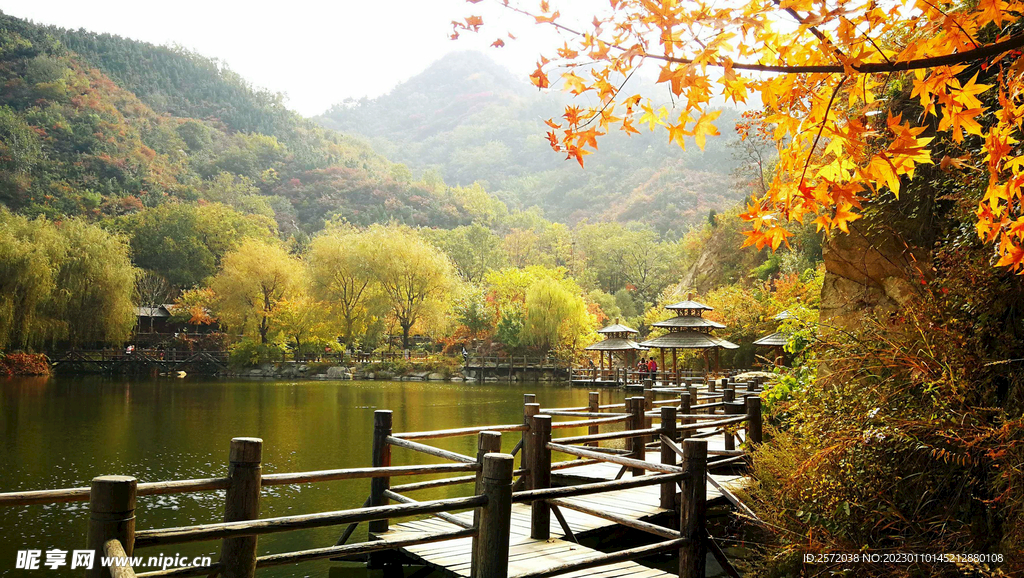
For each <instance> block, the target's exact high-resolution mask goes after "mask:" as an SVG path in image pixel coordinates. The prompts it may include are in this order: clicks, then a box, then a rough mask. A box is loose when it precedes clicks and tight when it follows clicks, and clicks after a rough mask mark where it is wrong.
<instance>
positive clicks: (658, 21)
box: [453, 0, 1024, 272]
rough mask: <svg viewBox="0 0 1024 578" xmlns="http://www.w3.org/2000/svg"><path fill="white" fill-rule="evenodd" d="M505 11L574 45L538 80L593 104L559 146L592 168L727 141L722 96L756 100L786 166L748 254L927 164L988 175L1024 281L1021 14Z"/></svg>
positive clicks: (758, 201) (987, 203)
mask: <svg viewBox="0 0 1024 578" xmlns="http://www.w3.org/2000/svg"><path fill="white" fill-rule="evenodd" d="M494 4H496V5H498V6H499V7H500V8H501V9H505V10H510V11H513V12H516V13H519V14H522V15H523V16H525V17H526V18H527V19H528V20H530V21H533V22H536V23H538V24H542V25H544V26H551V27H553V28H554V29H555V30H557V32H558V33H559V34H560V35H561V37H562V39H561V40H562V41H561V42H560V43H559V44H560V46H552V47H551V50H550V52H549V54H547V55H546V56H542V57H541V58H540V60H539V61H538V62H537V67H536V70H535V71H534V72H533V73H532V74H531V75H530V78H531V80H532V81H533V83H534V84H535V85H536V86H538V87H540V88H547V87H549V86H551V85H552V79H551V77H550V74H551V73H553V72H556V71H557V72H558V73H559V74H560V80H561V84H562V86H563V88H564V89H565V90H567V91H568V92H570V93H572V94H573V95H574V96H577V97H582V98H581V99H579V100H580V101H582V102H584V103H585V104H578V103H577V102H573V103H571V104H569V105H567V106H566V107H565V110H564V113H563V114H562V116H561V118H560V119H558V120H557V121H556V120H555V119H550V120H548V125H549V126H550V129H551V130H550V132H548V139H549V142H550V145H551V147H552V149H554V150H555V151H557V152H560V153H563V154H565V155H566V157H567V158H568V159H574V160H576V161H578V162H579V163H580V164H581V165H582V164H583V162H584V157H585V156H586V155H588V154H591V153H593V152H594V151H596V150H597V146H598V142H599V140H600V138H601V137H602V136H604V135H606V134H607V133H608V132H609V131H610V130H621V131H624V132H626V133H636V132H638V131H639V129H640V128H645V129H647V130H656V129H657V130H663V131H665V133H666V135H667V137H668V139H669V141H670V142H676V143H678V144H679V145H680V146H681V147H685V145H686V140H687V139H692V142H694V143H696V144H697V146H699V147H701V148H703V147H704V144H705V141H706V139H707V137H708V136H713V135H717V134H718V132H719V131H718V129H717V128H716V127H715V125H714V121H715V119H716V118H717V117H718V116H719V115H720V114H721V111H720V110H714V109H713V107H712V98H713V97H715V96H718V95H720V96H721V97H722V98H723V99H724V100H725V102H726V103H731V104H735V105H741V106H749V105H750V104H751V100H752V99H754V98H757V99H758V104H759V105H760V106H762V107H763V113H761V114H760V118H759V119H758V120H759V121H760V122H762V123H764V124H765V125H767V126H768V127H770V130H771V137H772V139H773V140H774V141H775V142H776V143H777V148H778V162H777V165H776V170H775V173H774V175H773V176H772V179H771V181H770V182H769V183H767V191H766V193H765V194H763V195H761V196H759V197H757V198H755V199H754V200H753V201H752V202H751V203H750V204H749V205H748V207H747V211H746V212H745V213H744V218H745V219H746V220H747V221H748V222H749V224H750V229H749V230H748V231H747V232H746V235H747V240H746V242H745V245H753V246H756V247H758V248H761V247H765V246H770V247H771V248H772V249H776V248H778V247H779V246H780V245H782V244H784V243H786V242H787V238H788V237H789V236H790V234H791V233H790V231H789V229H788V226H789V224H790V223H803V222H808V221H813V222H814V223H816V224H817V226H818V228H819V229H820V230H824V231H832V230H833V229H838V230H840V231H843V232H846V231H848V229H849V223H851V222H852V221H854V220H856V219H858V218H859V217H860V210H861V208H862V206H863V205H864V203H865V202H866V201H868V200H870V199H873V198H877V197H878V196H879V195H880V194H882V193H883V192H888V193H891V194H893V195H895V196H898V195H899V194H900V192H901V187H902V186H903V183H904V181H905V180H906V179H908V178H910V177H912V176H913V175H914V173H915V170H916V169H917V168H918V167H919V166H921V165H927V164H931V163H937V162H942V164H943V167H944V168H948V169H949V170H953V171H963V172H964V173H965V174H969V173H971V172H972V171H983V172H984V173H985V174H987V177H988V178H987V180H988V184H987V187H986V189H985V192H984V194H983V197H982V198H981V199H979V200H976V201H975V203H976V205H975V206H976V210H975V214H976V215H975V216H976V223H977V227H976V228H977V233H978V235H979V236H980V237H981V238H982V239H984V240H985V241H987V242H989V243H990V244H991V245H992V247H993V250H994V252H995V255H996V257H997V259H996V265H998V266H1005V267H1009V268H1010V269H1012V270H1014V271H1017V272H1021V271H1024V226H1021V224H1022V223H1024V192H1022V191H1024V189H1022V187H1021V184H1022V182H1024V150H1022V148H1021V146H1020V143H1021V141H1022V140H1024V138H1022V134H1021V130H1022V128H1021V127H1022V124H1024V74H1021V60H1020V58H1019V57H1020V49H1021V48H1022V47H1024V32H1022V31H1021V26H1020V22H1019V20H1020V18H1021V14H1022V10H1021V8H1022V6H1021V3H1020V2H1014V1H1010V2H1004V1H1001V0H986V1H982V2H977V3H966V4H932V3H928V2H923V3H921V2H912V1H910V0H897V1H895V2H891V3H888V4H878V3H873V2H869V3H863V4H859V5H845V4H844V5H843V6H842V7H841V8H834V7H832V6H830V5H827V4H825V3H819V2H813V1H810V0H807V1H796V2H776V3H764V2H747V3H743V2H737V3H734V4H730V5H715V6H708V5H707V4H704V3H701V2H659V3H651V2H646V1H642V0H612V2H611V6H610V9H603V10H601V11H600V12H596V13H594V12H590V13H583V14H576V15H574V17H573V18H569V17H568V16H563V15H562V14H561V13H560V12H559V11H558V10H556V9H554V8H552V7H551V6H550V4H549V2H548V1H547V0H545V1H543V2H541V3H540V8H539V9H538V10H534V9H532V8H526V7H524V6H525V5H523V4H520V3H517V2H504V1H503V2H494ZM484 24H485V23H484V21H483V19H482V18H481V17H480V16H477V15H474V16H470V17H468V18H465V19H463V20H456V21H454V22H453V29H454V30H453V37H458V35H459V34H460V33H461V32H463V31H467V30H468V31H479V30H480V29H481V27H483V26H484ZM504 33H505V30H502V31H501V34H504ZM502 44H504V40H502V41H501V42H500V43H498V42H496V45H499V46H500V45H502ZM650 66H654V67H657V68H658V72H659V76H658V79H657V82H658V84H659V85H661V86H664V87H665V88H666V89H667V90H668V91H669V92H670V94H671V97H672V102H673V104H674V106H672V107H671V108H670V107H667V106H664V105H659V104H658V103H657V102H655V101H654V100H652V98H651V96H652V95H651V94H647V95H645V94H643V93H637V92H635V91H633V90H632V86H633V85H632V84H631V83H630V80H631V78H632V77H633V76H634V74H635V73H636V71H637V70H638V69H640V68H646V67H650ZM981 75H983V76H985V77H986V78H985V79H980V78H979V76H981ZM556 80H559V79H558V78H556ZM896 85H904V86H908V87H912V89H911V98H915V99H918V100H919V102H920V105H921V107H922V110H923V112H922V114H921V115H920V117H918V118H910V117H904V116H903V115H902V114H900V113H899V112H898V111H895V110H893V99H892V98H891V95H890V94H889V93H887V90H888V88H889V87H891V86H896ZM584 99H586V100H584ZM741 129H744V127H741ZM744 130H745V129H744ZM935 134H942V135H943V136H944V137H945V138H949V139H951V140H952V141H954V142H957V143H962V142H966V141H971V140H973V141H975V142H978V143H979V144H980V145H981V146H980V152H978V153H971V152H967V153H966V154H964V155H963V156H959V157H952V156H950V157H949V158H948V159H947V158H944V159H941V160H940V159H933V158H932V155H931V152H932V150H931V142H932V141H933V139H934V138H935V137H934V135H935Z"/></svg>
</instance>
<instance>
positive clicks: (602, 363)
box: [598, 351, 604, 380]
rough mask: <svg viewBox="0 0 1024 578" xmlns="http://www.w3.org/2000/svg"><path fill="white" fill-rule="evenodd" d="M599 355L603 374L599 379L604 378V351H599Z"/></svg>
mask: <svg viewBox="0 0 1024 578" xmlns="http://www.w3.org/2000/svg"><path fill="white" fill-rule="evenodd" d="M598 355H600V356H601V376H600V377H599V378H598V379H601V380H604V352H603V351H599V352H598Z"/></svg>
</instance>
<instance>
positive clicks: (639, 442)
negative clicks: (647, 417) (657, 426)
mask: <svg viewBox="0 0 1024 578" xmlns="http://www.w3.org/2000/svg"><path fill="white" fill-rule="evenodd" d="M626 411H627V412H628V413H629V415H630V419H629V421H627V422H626V428H627V429H630V430H638V429H643V427H644V398H642V397H631V398H628V399H627V400H626ZM626 439H628V440H629V449H630V457H631V458H633V459H636V460H642V459H644V457H645V456H644V440H645V436H633V437H630V438H626ZM631 473H632V474H633V475H634V476H642V475H644V470H643V468H632V469H631Z"/></svg>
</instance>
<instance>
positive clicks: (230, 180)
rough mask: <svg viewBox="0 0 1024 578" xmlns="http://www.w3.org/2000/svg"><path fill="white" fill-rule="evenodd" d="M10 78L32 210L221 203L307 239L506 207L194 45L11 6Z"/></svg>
mask: <svg viewBox="0 0 1024 578" xmlns="http://www.w3.org/2000/svg"><path fill="white" fill-rule="evenodd" d="M0 83H2V84H3V87H4V89H3V91H2V93H0V137H2V138H0V175H2V177H0V178H2V182H0V202H2V203H3V204H4V205H6V206H8V207H10V208H12V209H14V210H17V211H19V212H22V213H25V214H28V215H39V214H42V215H48V216H50V217H61V216H71V215H87V216H91V217H94V218H99V217H104V216H116V215H120V214H126V213H131V212H134V211H137V210H139V209H141V208H143V207H154V206H157V205H160V204H162V203H165V202H167V201H174V200H178V201H186V202H194V201H202V202H220V203H224V204H226V205H229V206H231V207H233V208H234V209H235V210H237V211H239V212H241V213H244V214H251V215H261V216H265V217H272V218H273V219H274V221H275V222H276V224H277V226H278V228H279V229H280V231H281V233H282V234H283V235H284V236H285V237H288V236H292V235H298V236H300V237H302V236H304V235H306V234H308V233H309V232H312V231H315V230H319V229H320V228H322V226H323V223H324V222H325V221H326V220H328V219H332V218H343V219H346V220H348V221H349V222H352V223H355V224H369V223H372V222H379V221H387V220H397V221H400V222H404V223H407V224H410V225H431V226H443V227H450V226H456V225H459V224H465V223H468V222H470V221H472V220H473V218H474V217H475V216H476V214H475V213H474V211H476V212H479V211H480V210H484V211H493V210H497V209H496V208H495V207H497V205H498V204H497V203H495V202H493V201H491V200H490V199H489V198H487V196H486V193H484V192H483V191H482V190H481V189H479V188H477V189H467V190H464V191H463V190H460V189H450V188H448V187H446V186H445V185H444V183H440V182H437V181H432V182H412V180H411V178H410V175H409V172H408V171H407V170H405V169H404V167H401V166H397V165H394V164H392V163H391V162H389V161H388V160H386V159H385V158H384V157H382V156H380V155H378V154H376V153H374V152H373V151H372V150H370V149H369V147H367V146H366V145H365V144H363V143H361V142H359V141H358V140H355V139H351V138H347V137H344V136H341V135H339V134H336V133H333V132H331V131H326V130H324V129H322V128H320V127H318V126H316V125H315V124H313V123H311V122H309V121H306V120H304V119H302V118H301V117H299V116H298V115H297V114H295V113H294V112H291V111H289V110H287V109H286V108H285V107H284V106H283V105H282V103H281V99H280V97H279V96H278V95H274V94H270V93H267V92H265V91H260V90H256V89H254V88H252V87H251V86H250V85H249V84H248V83H246V82H245V81H244V80H243V79H241V78H240V77H239V76H238V75H237V74H235V73H233V72H231V71H230V70H227V69H226V68H224V67H223V66H221V65H220V64H219V63H217V62H216V61H213V60H210V59H207V58H204V57H202V56H199V55H197V54H192V53H189V52H186V51H182V50H178V49H171V48H167V47H157V46H153V45H150V44H146V43H141V42H136V41H131V40H127V39H123V38H120V37H115V36H110V35H106V34H103V35H99V34H93V33H90V32H86V31H68V30H61V29H57V28H48V27H41V26H37V25H34V24H32V23H29V22H25V21H23V20H19V19H16V18H13V17H9V16H6V15H2V14H0ZM470 206H472V207H474V208H473V209H470V208H469V207H470Z"/></svg>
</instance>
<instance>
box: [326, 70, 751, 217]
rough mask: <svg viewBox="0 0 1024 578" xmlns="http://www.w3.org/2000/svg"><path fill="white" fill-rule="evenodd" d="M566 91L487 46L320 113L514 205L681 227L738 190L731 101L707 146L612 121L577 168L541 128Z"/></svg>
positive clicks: (416, 163) (419, 165)
mask: <svg viewBox="0 0 1024 578" xmlns="http://www.w3.org/2000/svg"><path fill="white" fill-rule="evenodd" d="M665 94H666V98H665V100H666V102H667V100H668V93H667V92H666V93H665ZM566 98H567V97H566V96H565V95H563V94H562V93H561V92H559V91H551V92H538V91H537V90H536V89H535V88H534V87H533V86H531V85H529V84H528V83H527V82H525V79H519V78H516V77H515V76H513V75H512V73H510V72H509V71H508V70H506V69H504V68H502V67H501V66H499V65H498V64H496V63H495V62H494V61H492V60H491V59H490V58H489V57H487V56H486V55H484V54H481V53H477V52H462V53H454V54H450V55H448V56H446V57H445V58H442V59H441V60H439V61H438V62H436V63H434V64H433V65H432V66H431V67H430V68H428V69H427V70H426V71H424V72H423V73H421V74H419V75H418V76H416V77H414V78H412V79H410V80H409V81H407V82H405V83H403V84H401V85H399V86H397V87H396V88H395V89H394V90H393V91H392V92H391V93H389V94H387V95H385V96H382V97H380V98H376V99H362V100H359V101H351V100H350V101H346V102H343V103H340V104H338V105H335V106H334V107H332V108H331V109H330V110H328V111H327V112H326V113H324V114H323V115H322V116H320V117H317V118H316V119H315V120H316V121H317V122H319V123H320V124H322V125H323V126H325V127H328V128H332V129H335V130H339V131H341V132H344V133H356V134H360V135H363V136H365V137H366V138H367V139H368V140H369V141H370V142H371V143H372V144H373V146H374V148H375V149H376V150H377V151H378V152H380V153H382V154H384V155H385V156H387V157H388V158H390V159H392V160H394V161H397V162H402V163H405V164H407V165H409V166H410V167H412V168H414V169H417V170H423V169H435V170H437V171H438V172H439V173H440V174H441V176H442V177H443V178H444V180H445V181H447V182H450V183H457V184H461V185H467V184H470V183H472V182H474V181H479V182H481V183H483V184H484V186H485V187H486V188H487V189H488V190H490V191H492V192H493V193H494V194H495V195H497V196H498V197H499V198H501V199H502V200H503V201H505V202H506V203H508V204H509V205H510V206H513V207H517V208H528V207H531V206H534V205H536V206H538V207H540V208H541V209H542V210H543V211H544V214H545V216H547V217H548V218H552V219H556V220H559V221H575V220H579V219H581V218H586V217H590V218H611V219H616V220H620V221H623V222H625V221H629V220H635V219H638V218H640V217H643V218H644V220H648V219H650V221H651V222H652V223H654V224H655V225H656V227H657V228H658V230H659V231H660V232H662V233H666V232H671V233H673V234H679V233H681V232H682V231H684V230H685V228H686V226H687V225H690V224H693V223H694V222H696V221H698V220H700V219H702V218H704V217H705V216H706V215H707V213H708V210H709V209H717V210H719V211H720V210H722V209H725V208H727V207H729V206H731V205H733V204H735V202H736V201H737V200H738V199H740V198H742V197H744V196H745V193H744V192H742V191H741V190H738V189H737V188H736V187H734V186H732V185H733V178H732V171H733V169H734V168H735V167H736V160H735V158H734V154H733V150H732V149H731V147H730V143H732V142H734V141H735V140H736V138H735V135H734V131H733V125H734V124H735V122H736V120H737V118H738V114H737V113H736V112H734V111H732V110H725V111H723V113H722V116H721V117H719V119H718V121H717V125H718V127H719V130H720V131H721V132H722V137H719V138H715V139H709V141H708V143H707V146H706V149H705V150H704V151H701V150H700V148H699V147H698V146H697V145H696V144H694V143H693V141H692V140H690V139H687V148H686V150H685V151H682V150H680V148H679V145H678V144H674V143H669V142H668V141H667V139H665V138H664V135H663V134H661V133H658V134H656V135H655V134H651V133H650V132H648V131H647V130H646V129H642V130H641V132H640V134H633V135H632V136H630V135H628V134H626V133H622V132H620V131H616V132H618V134H614V135H609V136H608V137H607V138H605V139H603V140H602V142H601V154H598V155H592V156H589V157H587V159H586V169H585V170H583V169H581V168H580V166H579V165H578V164H576V162H575V161H569V162H567V161H565V160H564V157H563V156H562V155H558V154H557V153H554V152H552V151H551V148H550V146H549V144H548V140H547V138H546V137H545V132H546V131H548V130H550V129H549V128H548V127H547V126H546V125H545V124H544V122H543V119H546V118H550V117H551V116H557V115H558V113H559V111H560V110H561V108H562V106H563V105H564V104H565V103H566V102H567V100H566Z"/></svg>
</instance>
